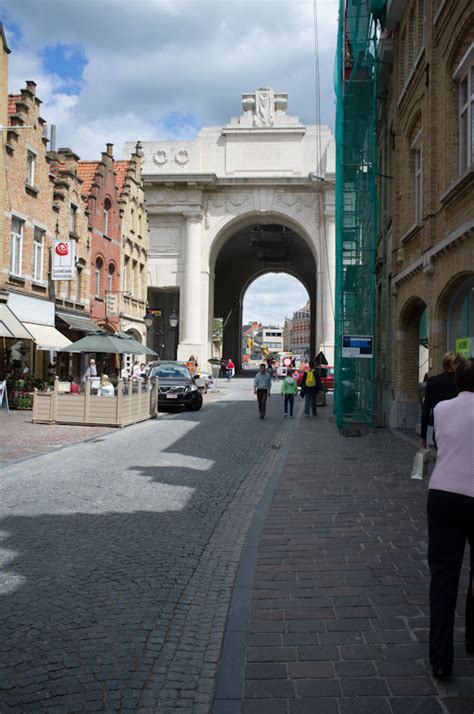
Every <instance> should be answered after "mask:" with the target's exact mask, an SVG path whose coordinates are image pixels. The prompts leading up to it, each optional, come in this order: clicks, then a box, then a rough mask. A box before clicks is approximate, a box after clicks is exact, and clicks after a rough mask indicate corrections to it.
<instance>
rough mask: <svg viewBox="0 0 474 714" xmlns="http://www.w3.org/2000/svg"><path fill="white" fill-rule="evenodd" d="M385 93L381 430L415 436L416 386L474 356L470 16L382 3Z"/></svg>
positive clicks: (473, 49) (432, 4)
mask: <svg viewBox="0 0 474 714" xmlns="http://www.w3.org/2000/svg"><path fill="white" fill-rule="evenodd" d="M387 8H388V12H387V21H386V27H385V31H384V33H383V36H382V38H381V42H380V67H381V72H380V81H379V87H378V97H379V107H378V136H379V174H380V176H379V197H380V222H379V240H378V246H377V262H376V273H377V330H376V333H377V340H378V344H377V348H378V349H377V355H378V357H377V404H378V421H379V423H384V424H390V425H391V426H395V427H401V428H408V429H411V428H415V427H416V425H417V423H418V421H419V402H420V384H421V383H422V381H423V377H424V375H425V374H426V373H427V372H428V373H429V374H430V375H432V374H436V373H438V372H439V371H440V370H441V364H440V363H441V358H442V355H443V354H444V353H445V352H446V351H447V350H448V349H456V348H457V349H463V350H464V352H465V354H469V353H471V354H472V353H473V352H474V141H473V127H474V6H473V4H472V2H470V0H407V2H391V3H388V5H387Z"/></svg>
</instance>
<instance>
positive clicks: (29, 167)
mask: <svg viewBox="0 0 474 714" xmlns="http://www.w3.org/2000/svg"><path fill="white" fill-rule="evenodd" d="M35 162H36V154H35V152H34V151H31V149H28V150H27V152H26V183H27V184H28V186H34V185H35Z"/></svg>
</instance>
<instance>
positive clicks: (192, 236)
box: [178, 213, 202, 361]
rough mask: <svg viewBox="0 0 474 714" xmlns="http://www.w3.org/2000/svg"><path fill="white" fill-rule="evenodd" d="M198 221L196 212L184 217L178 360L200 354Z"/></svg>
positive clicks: (198, 217)
mask: <svg viewBox="0 0 474 714" xmlns="http://www.w3.org/2000/svg"><path fill="white" fill-rule="evenodd" d="M201 220H202V215H201V214H200V213H192V214H190V215H187V216H186V238H185V247H184V280H183V288H182V293H181V301H180V302H181V309H180V313H181V314H180V322H181V329H180V334H181V340H180V343H179V346H178V360H184V361H185V360H187V359H188V357H189V356H190V355H191V354H194V355H195V357H197V358H198V361H200V359H201V357H202V355H201V352H202V335H201V302H202V300H201V249H202V237H201Z"/></svg>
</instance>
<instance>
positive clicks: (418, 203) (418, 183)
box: [410, 129, 423, 225]
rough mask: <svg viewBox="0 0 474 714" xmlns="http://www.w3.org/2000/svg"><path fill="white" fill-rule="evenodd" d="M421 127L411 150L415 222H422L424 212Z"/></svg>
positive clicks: (417, 223) (416, 223)
mask: <svg viewBox="0 0 474 714" xmlns="http://www.w3.org/2000/svg"><path fill="white" fill-rule="evenodd" d="M421 139H422V133H421V129H420V131H419V132H418V134H417V135H416V136H415V138H414V139H413V141H412V144H411V146H410V150H411V151H412V152H413V169H414V170H413V197H414V214H415V220H414V224H415V225H419V224H420V223H421V216H422V212H423V154H422V146H421Z"/></svg>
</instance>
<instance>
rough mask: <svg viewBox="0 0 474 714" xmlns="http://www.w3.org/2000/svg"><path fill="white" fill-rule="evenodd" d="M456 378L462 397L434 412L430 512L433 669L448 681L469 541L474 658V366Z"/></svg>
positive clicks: (468, 636) (469, 628)
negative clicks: (460, 581)
mask: <svg viewBox="0 0 474 714" xmlns="http://www.w3.org/2000/svg"><path fill="white" fill-rule="evenodd" d="M454 378H455V381H456V387H457V389H458V390H459V394H458V396H457V397H455V398H454V399H449V400H446V401H442V402H439V404H437V405H436V406H435V408H434V428H435V432H436V441H437V445H438V454H437V460H436V466H435V469H434V471H433V474H432V476H431V478H430V482H429V495H428V507H427V510H428V563H429V566H430V572H431V583H430V663H431V667H432V671H433V675H434V676H435V677H449V676H450V675H451V673H452V668H453V656H454V655H453V628H454V617H455V610H456V599H457V594H458V586H459V576H460V573H461V568H462V562H463V557H464V550H465V547H466V543H467V542H468V541H469V543H470V548H471V552H470V555H471V561H470V566H471V572H470V585H469V589H468V594H467V600H466V609H465V647H466V651H467V652H468V653H469V654H474V599H473V587H474V585H473V578H474V550H473V549H474V440H473V435H474V361H473V360H472V359H471V360H467V361H466V362H464V363H461V364H460V365H459V366H458V368H457V370H456V373H455V377H454Z"/></svg>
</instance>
